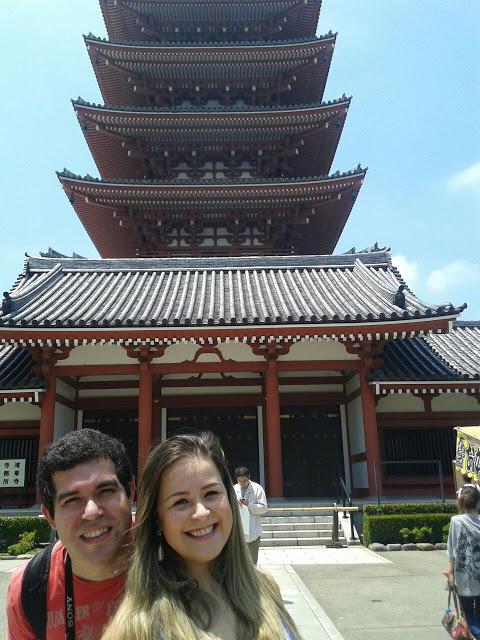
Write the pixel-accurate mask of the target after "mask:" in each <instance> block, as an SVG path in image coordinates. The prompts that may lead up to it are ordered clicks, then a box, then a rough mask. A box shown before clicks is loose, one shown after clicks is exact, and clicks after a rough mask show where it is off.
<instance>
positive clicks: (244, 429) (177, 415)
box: [167, 407, 260, 482]
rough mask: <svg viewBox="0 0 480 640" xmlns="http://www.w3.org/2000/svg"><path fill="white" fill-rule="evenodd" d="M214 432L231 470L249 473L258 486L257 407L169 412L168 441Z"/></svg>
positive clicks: (204, 408) (199, 408)
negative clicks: (189, 435)
mask: <svg viewBox="0 0 480 640" xmlns="http://www.w3.org/2000/svg"><path fill="white" fill-rule="evenodd" d="M199 431H212V432H213V433H214V434H215V435H217V436H218V437H219V438H220V443H221V445H222V448H223V450H224V452H225V457H226V459H227V464H228V469H229V471H230V474H231V476H232V480H233V481H234V482H235V478H234V477H233V473H234V471H235V468H236V467H239V466H245V467H248V468H249V469H250V475H251V478H252V480H253V481H254V482H259V480H260V476H259V461H258V421H257V408H256V407H195V408H186V409H168V412H167V437H170V436H172V435H174V434H176V433H198V432H199Z"/></svg>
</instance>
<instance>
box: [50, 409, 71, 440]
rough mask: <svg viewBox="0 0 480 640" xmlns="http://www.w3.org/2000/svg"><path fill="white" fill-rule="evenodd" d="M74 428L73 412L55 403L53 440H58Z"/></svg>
mask: <svg viewBox="0 0 480 640" xmlns="http://www.w3.org/2000/svg"><path fill="white" fill-rule="evenodd" d="M74 426H75V411H74V410H73V409H71V408H70V407H66V406H65V405H64V404H62V403H61V402H56V403H55V420H54V423H53V439H54V440H58V438H61V437H62V436H64V435H65V434H66V433H68V432H69V431H73V428H74Z"/></svg>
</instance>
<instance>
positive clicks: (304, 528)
mask: <svg viewBox="0 0 480 640" xmlns="http://www.w3.org/2000/svg"><path fill="white" fill-rule="evenodd" d="M261 522H262V537H261V540H260V546H261V547H297V546H299V547H300V546H316V545H332V544H333V540H332V525H333V516H331V515H325V514H322V515H308V516H293V515H292V516H274V515H268V516H263V517H262V520H261ZM338 542H339V543H340V544H341V545H346V544H347V541H346V539H345V537H344V535H343V530H342V527H341V526H340V524H339V528H338Z"/></svg>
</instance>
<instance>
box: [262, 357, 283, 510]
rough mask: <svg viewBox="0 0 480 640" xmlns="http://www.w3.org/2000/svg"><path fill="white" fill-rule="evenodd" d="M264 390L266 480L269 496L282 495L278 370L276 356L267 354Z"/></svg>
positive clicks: (276, 496)
mask: <svg viewBox="0 0 480 640" xmlns="http://www.w3.org/2000/svg"><path fill="white" fill-rule="evenodd" d="M265 392H266V408H267V416H266V417H267V420H266V436H267V442H266V447H265V450H266V454H267V455H266V459H267V461H268V464H267V466H266V474H265V475H266V480H267V487H268V493H269V496H271V497H272V498H282V497H283V478H282V441H281V434H280V394H279V391H278V372H277V360H276V356H275V355H273V354H269V355H268V356H267V370H266V372H265Z"/></svg>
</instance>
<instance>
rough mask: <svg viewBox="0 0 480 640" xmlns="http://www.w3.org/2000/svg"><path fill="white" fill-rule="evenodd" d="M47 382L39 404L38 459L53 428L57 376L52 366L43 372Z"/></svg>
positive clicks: (49, 439) (50, 437)
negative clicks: (46, 387)
mask: <svg viewBox="0 0 480 640" xmlns="http://www.w3.org/2000/svg"><path fill="white" fill-rule="evenodd" d="M43 375H44V377H45V379H46V380H47V382H48V389H47V390H46V392H45V395H44V397H43V401H42V405H41V411H42V413H41V416H40V436H39V439H38V459H40V457H41V455H42V453H43V451H44V449H45V447H46V446H47V445H48V444H50V442H53V429H54V424H55V396H56V392H57V377H56V375H55V372H54V370H53V367H49V368H48V373H44V374H43Z"/></svg>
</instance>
